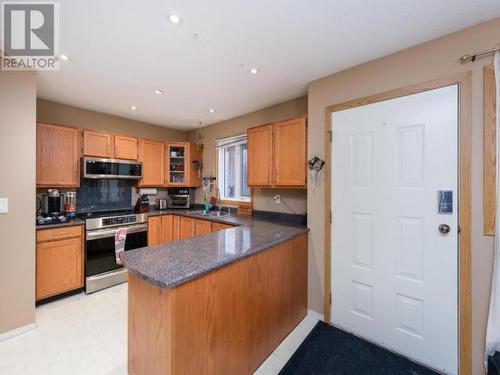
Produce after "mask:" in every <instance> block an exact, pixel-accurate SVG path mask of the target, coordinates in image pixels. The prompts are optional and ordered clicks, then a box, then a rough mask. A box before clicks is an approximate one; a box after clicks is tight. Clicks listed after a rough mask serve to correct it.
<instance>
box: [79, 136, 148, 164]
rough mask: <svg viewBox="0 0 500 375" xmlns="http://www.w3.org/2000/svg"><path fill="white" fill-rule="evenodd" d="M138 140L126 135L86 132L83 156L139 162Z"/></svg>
mask: <svg viewBox="0 0 500 375" xmlns="http://www.w3.org/2000/svg"><path fill="white" fill-rule="evenodd" d="M138 153H139V150H138V139H137V138H135V137H128V136H125V135H119V134H113V133H107V132H100V131H93V130H84V131H83V155H85V156H94V157H101V158H115V159H127V160H137V158H138Z"/></svg>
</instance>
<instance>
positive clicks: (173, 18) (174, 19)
mask: <svg viewBox="0 0 500 375" xmlns="http://www.w3.org/2000/svg"><path fill="white" fill-rule="evenodd" d="M168 20H169V21H170V23H172V24H174V25H178V24H180V23H181V18H180V17H179V16H178V15H177V14H169V16H168Z"/></svg>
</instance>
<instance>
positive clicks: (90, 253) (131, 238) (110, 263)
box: [85, 224, 148, 277]
mask: <svg viewBox="0 0 500 375" xmlns="http://www.w3.org/2000/svg"><path fill="white" fill-rule="evenodd" d="M147 228H148V227H147V224H137V225H131V226H129V227H127V229H128V230H127V239H126V241H125V251H127V250H132V249H138V248H140V247H144V246H147V243H148V232H147ZM116 231H117V229H116V228H115V229H99V230H95V231H89V232H87V248H86V252H85V276H86V277H88V276H93V275H98V274H101V273H104V272H108V271H112V270H114V269H118V268H121V267H123V266H121V265H119V264H117V263H116V260H115V232H116Z"/></svg>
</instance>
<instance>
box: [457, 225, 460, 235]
mask: <svg viewBox="0 0 500 375" xmlns="http://www.w3.org/2000/svg"><path fill="white" fill-rule="evenodd" d="M460 231H461V229H460V225H459V226H458V227H457V233H458V234H460Z"/></svg>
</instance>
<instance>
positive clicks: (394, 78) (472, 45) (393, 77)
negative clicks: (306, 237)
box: [308, 18, 500, 374]
mask: <svg viewBox="0 0 500 375" xmlns="http://www.w3.org/2000/svg"><path fill="white" fill-rule="evenodd" d="M499 35H500V18H497V19H495V20H493V21H490V22H487V23H483V24H480V25H477V26H475V27H472V28H470V29H466V30H462V31H460V32H457V33H454V34H450V35H448V36H445V37H442V38H439V39H436V40H434V41H430V42H428V43H425V44H422V45H419V46H416V47H413V48H410V49H407V50H404V51H402V52H399V53H396V54H393V55H390V56H387V57H384V58H381V59H378V60H375V61H372V62H369V63H366V64H363V65H360V66H357V67H354V68H351V69H348V70H345V71H343V72H340V73H336V74H333V75H331V76H328V77H325V78H322V79H319V80H317V81H314V82H312V83H310V85H309V90H308V97H309V154H310V156H312V154H313V152H317V153H319V154H320V155H321V157H324V155H325V150H324V137H325V133H324V127H325V107H327V106H329V105H332V104H336V103H341V102H344V101H347V100H351V99H356V98H360V97H364V96H368V95H372V94H376V93H380V92H384V91H388V90H391V89H396V88H400V87H404V86H409V85H412V84H415V83H420V82H425V81H428V80H432V79H434V78H438V77H445V76H448V75H451V74H453V73H456V72H462V71H468V70H471V71H472V74H473V78H472V80H473V83H472V90H473V108H472V116H473V118H472V120H473V124H472V128H473V134H472V336H473V341H472V347H473V372H472V373H473V374H482V373H484V369H483V366H482V355H483V350H484V339H485V329H486V319H487V313H488V304H489V293H490V281H491V271H492V254H493V253H492V250H493V238H492V237H487V236H483V217H482V213H483V209H482V200H483V196H482V126H483V124H482V106H483V104H482V103H483V102H482V100H483V98H482V68H483V65H484V64H487V63H491V61H492V58H485V59H480V60H478V61H477V62H475V63H469V64H461V63H459V62H458V58H459V57H460V56H461V55H464V54H468V53H471V52H474V51H480V50H483V49H487V48H491V47H493V46H495V45H496V44H497V43H498V42H499ZM322 179H324V174H323V175H322ZM324 208H325V199H324V180H323V181H321V182H320V184H319V186H318V188H317V189H316V192H314V193H313V192H312V191H309V193H308V214H309V215H308V220H309V227H310V228H311V236H310V238H311V240H310V254H309V307H310V308H312V309H314V310H316V311H319V312H321V311H323V278H324V272H323V267H324V262H323V256H324V253H323V246H324V229H323V225H324Z"/></svg>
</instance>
